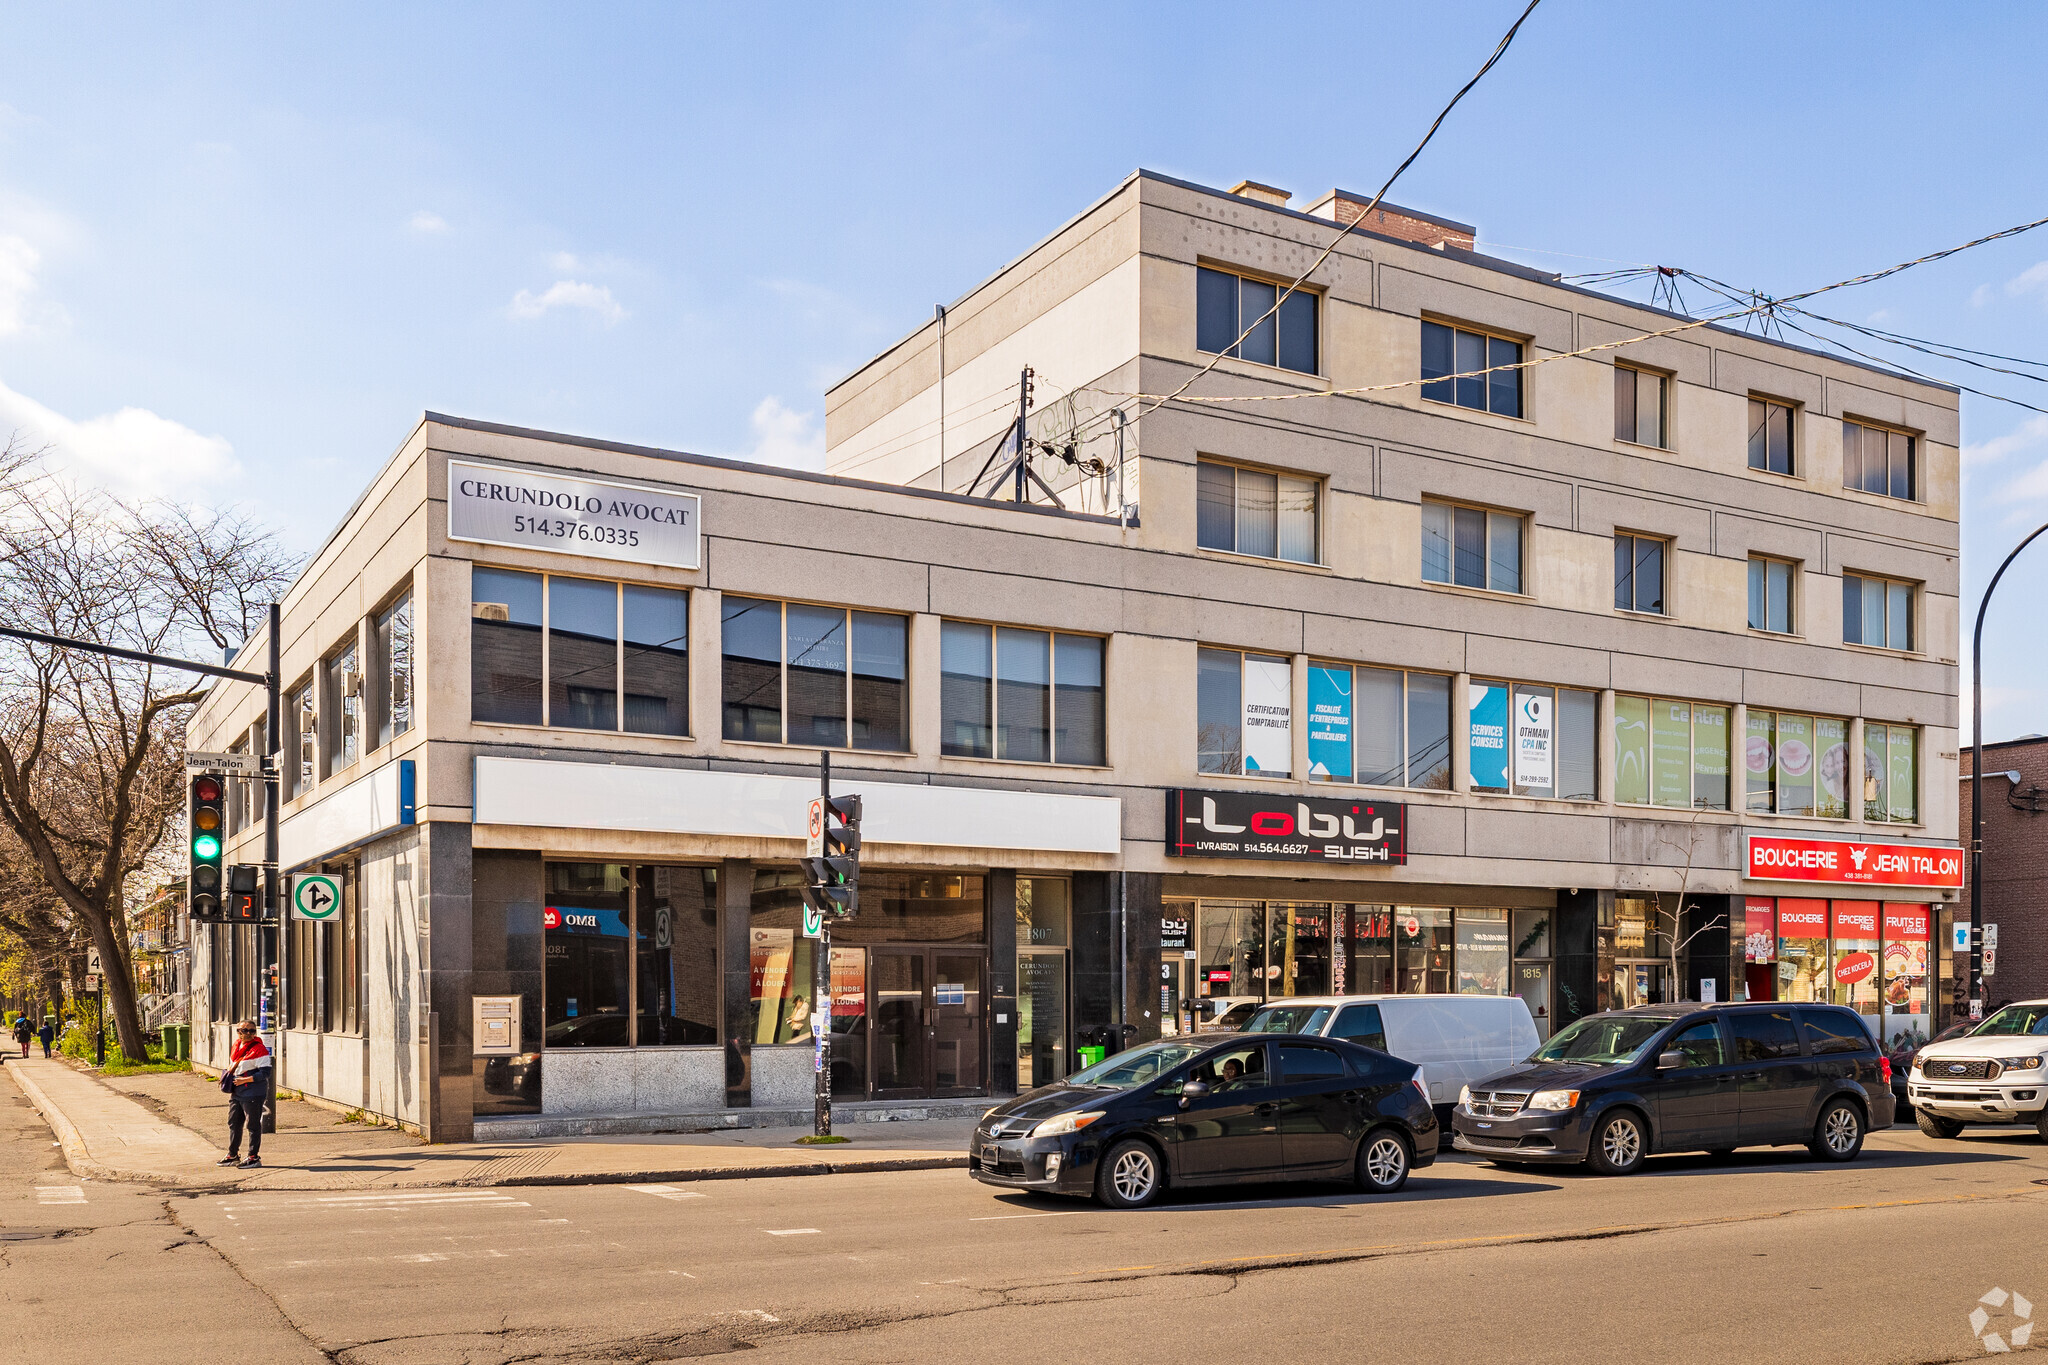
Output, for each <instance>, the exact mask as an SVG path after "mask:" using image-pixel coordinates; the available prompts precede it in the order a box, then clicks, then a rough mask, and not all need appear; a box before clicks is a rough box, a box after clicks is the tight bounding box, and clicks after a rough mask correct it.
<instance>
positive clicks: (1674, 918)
mask: <svg viewBox="0 0 2048 1365" xmlns="http://www.w3.org/2000/svg"><path fill="white" fill-rule="evenodd" d="M1704 809H1705V808H1704V807H1701V806H1695V807H1693V812H1692V815H1691V816H1690V817H1689V818H1688V819H1687V820H1686V821H1685V823H1684V824H1683V825H1682V826H1677V825H1674V824H1673V823H1671V822H1666V823H1663V824H1660V825H1659V826H1658V829H1657V834H1656V837H1655V838H1654V839H1652V840H1651V844H1652V846H1653V847H1657V848H1665V849H1669V850H1671V852H1672V854H1673V855H1674V858H1675V859H1680V860H1682V861H1680V862H1678V867H1679V874H1678V890H1677V891H1676V892H1675V893H1673V892H1665V891H1659V892H1657V893H1655V897H1654V899H1653V901H1652V905H1653V906H1654V913H1655V914H1656V917H1657V920H1658V923H1657V924H1655V925H1653V926H1652V928H1653V929H1656V930H1659V931H1661V932H1662V933H1663V934H1664V942H1665V945H1666V947H1667V948H1668V949H1669V951H1670V956H1671V991H1672V994H1673V996H1674V997H1675V996H1676V995H1677V994H1678V993H1679V991H1680V990H1681V986H1680V983H1681V982H1682V981H1683V980H1684V979H1685V978H1684V977H1683V976H1682V975H1681V974H1680V972H1679V967H1678V959H1679V955H1680V954H1681V953H1683V952H1684V951H1685V950H1686V949H1687V948H1688V947H1690V946H1691V945H1692V941H1693V940H1694V939H1696V938H1698V937H1699V936H1700V935H1701V934H1704V933H1706V932H1707V931H1708V930H1709V929H1712V928H1713V927H1714V926H1715V925H1717V924H1720V923H1722V922H1724V921H1725V920H1726V919H1727V916H1725V915H1716V916H1714V918H1712V919H1710V920H1708V921H1706V922H1705V923H1704V924H1696V925H1694V926H1693V931H1692V932H1691V933H1689V934H1685V935H1684V937H1683V938H1681V937H1680V934H1681V933H1683V931H1684V927H1685V910H1686V900H1685V898H1686V895H1687V894H1688V893H1689V891H1690V890H1691V887H1692V869H1693V863H1694V861H1695V860H1696V859H1697V858H1698V857H1699V846H1700V835H1701V833H1702V830H1701V829H1700V815H1701V814H1702V812H1703V811H1704ZM1674 829H1683V830H1684V831H1685V833H1684V837H1683V838H1680V837H1678V836H1677V835H1676V834H1675V833H1674V832H1673V831H1674ZM1704 832H1706V833H1708V834H1711V833H1712V827H1711V826H1710V827H1708V829H1707V830H1706V831H1704ZM1667 895H1668V896H1670V904H1669V905H1668V906H1667V905H1666V903H1665V897H1666V896H1667ZM1699 908H1700V907H1699V904H1698V902H1694V903H1693V905H1692V909H1693V910H1694V912H1697V911H1698V910H1699Z"/></svg>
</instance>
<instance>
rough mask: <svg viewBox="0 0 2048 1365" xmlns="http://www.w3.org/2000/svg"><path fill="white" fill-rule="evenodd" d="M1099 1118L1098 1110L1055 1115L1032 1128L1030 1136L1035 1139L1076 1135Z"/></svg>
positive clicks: (1099, 1111)
mask: <svg viewBox="0 0 2048 1365" xmlns="http://www.w3.org/2000/svg"><path fill="white" fill-rule="evenodd" d="M1101 1117H1102V1111H1101V1110H1100V1109H1095V1110H1090V1111H1089V1112H1088V1113H1085V1114H1055V1115H1053V1116H1052V1117H1051V1118H1049V1119H1047V1120H1046V1121H1045V1122H1044V1123H1041V1124H1039V1125H1038V1126H1037V1127H1036V1128H1033V1129H1032V1130H1031V1136H1033V1137H1035V1138H1042V1137H1058V1136H1060V1135H1061V1134H1062V1133H1078V1132H1080V1131H1081V1130H1082V1129H1083V1128H1086V1127H1087V1126H1088V1125H1089V1124H1091V1123H1093V1122H1095V1120H1097V1119H1099V1118H1101Z"/></svg>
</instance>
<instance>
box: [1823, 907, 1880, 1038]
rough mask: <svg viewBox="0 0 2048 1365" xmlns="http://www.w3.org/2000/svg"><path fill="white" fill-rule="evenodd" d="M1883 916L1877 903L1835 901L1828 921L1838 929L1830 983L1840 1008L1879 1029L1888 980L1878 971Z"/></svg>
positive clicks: (1835, 937)
mask: <svg viewBox="0 0 2048 1365" xmlns="http://www.w3.org/2000/svg"><path fill="white" fill-rule="evenodd" d="M1882 914H1883V910H1882V908H1881V907H1880V906H1879V905H1878V903H1877V902H1876V901H1832V902H1830V903H1829V906H1828V918H1829V920H1830V922H1831V924H1832V926H1833V929H1834V945H1833V948H1834V951H1833V956H1832V957H1831V959H1830V961H1829V969H1828V981H1829V985H1830V987H1831V989H1832V991H1833V1000H1834V1003H1835V1004H1837V1005H1847V1006H1848V1007H1849V1008H1850V1009H1852V1010H1855V1011H1856V1012H1857V1013H1858V1014H1861V1015H1864V1016H1866V1017H1867V1018H1868V1019H1869V1020H1870V1026H1871V1028H1872V1029H1876V1028H1877V1027H1878V1012H1879V1009H1880V1001H1881V1000H1882V995H1883V989H1884V980H1883V977H1882V976H1881V975H1880V973H1879V969H1878V952H1879V949H1880V947H1881V942H1880V940H1879V938H1878V927H1877V926H1878V919H1879V917H1880V916H1881V915H1882Z"/></svg>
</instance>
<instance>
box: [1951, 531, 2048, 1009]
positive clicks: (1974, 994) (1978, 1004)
mask: <svg viewBox="0 0 2048 1365" xmlns="http://www.w3.org/2000/svg"><path fill="white" fill-rule="evenodd" d="M2043 531H2048V524H2043V525H2041V526H2037V527H2035V528H2034V530H2033V533H2032V534H2031V535H2029V536H2028V537H2027V538H2026V539H2025V540H2023V541H2021V542H2020V543H2019V544H2017V545H2015V546H2013V547H2012V553H2011V554H2009V555H2007V556H2006V557H2005V561H2004V562H2003V563H2001V564H2000V565H1999V566H1998V572H1997V573H1995V574H1993V575H1991V582H1990V584H1989V585H1988V586H1986V587H1985V589H1984V596H1983V597H1982V598H1980V599H1979V600H1978V602H1977V628H1976V629H1975V630H1974V631H1972V632H1971V634H1970V1012H1971V1015H1972V1017H1981V1016H1982V1014H1983V1011H1984V612H1985V609H1986V608H1988V607H1989V606H1990V605H1991V594H1992V593H1994V592H1996V591H1997V590H1998V580H1999V579H2001V578H2003V577H2005V571H2006V570H2007V569H2009V568H2011V567H2012V562H2013V561H2014V560H2015V559H2018V558H2019V557H2020V551H2021V550H2024V549H2026V548H2027V547H2028V546H2029V545H2031V544H2033V543H2034V539H2035V537H2037V536H2039V535H2040V534H2041V533H2042V532H2043Z"/></svg>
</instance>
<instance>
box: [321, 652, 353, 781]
mask: <svg viewBox="0 0 2048 1365" xmlns="http://www.w3.org/2000/svg"><path fill="white" fill-rule="evenodd" d="M320 690H321V697H320V710H321V713H322V714H323V715H325V716H326V717H327V724H326V726H325V727H323V728H324V729H325V730H326V732H327V752H326V753H325V754H324V755H322V758H323V759H324V760H325V763H326V770H327V772H329V773H338V772H340V771H341V770H342V769H344V768H347V767H351V766H353V765H354V763H355V761H356V760H357V759H358V758H361V757H362V750H363V670H362V665H361V663H360V662H359V656H358V653H357V646H356V641H355V640H354V639H353V638H351V639H350V640H349V642H348V643H347V644H345V645H343V646H342V647H341V648H340V649H337V650H335V651H334V653H332V654H330V655H328V656H327V658H326V659H324V660H322V661H321V664H320Z"/></svg>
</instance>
